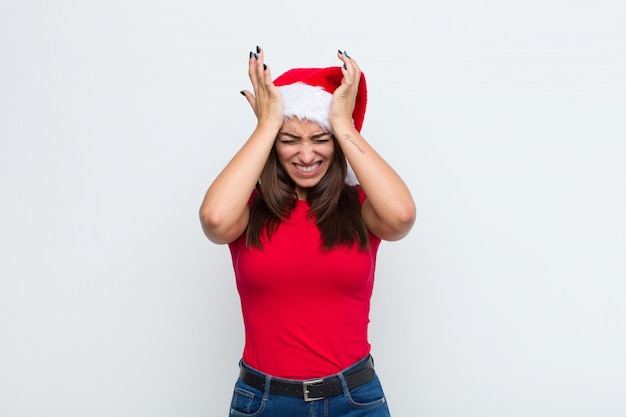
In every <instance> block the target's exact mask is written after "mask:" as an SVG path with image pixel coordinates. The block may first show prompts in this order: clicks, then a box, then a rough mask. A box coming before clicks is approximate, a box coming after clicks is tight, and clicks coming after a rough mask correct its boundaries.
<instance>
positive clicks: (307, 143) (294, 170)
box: [276, 117, 335, 200]
mask: <svg viewBox="0 0 626 417" xmlns="http://www.w3.org/2000/svg"><path fill="white" fill-rule="evenodd" d="M334 153H335V145H334V143H333V136H332V133H330V132H329V131H327V130H325V129H323V128H321V127H319V126H318V125H317V124H315V123H313V122H311V121H307V120H300V119H298V118H297V117H292V118H289V119H286V120H285V122H284V123H283V126H282V128H281V129H280V131H279V132H278V136H277V138H276V154H277V155H278V160H279V162H280V164H281V165H282V167H283V168H284V169H285V171H286V172H287V174H288V175H289V177H291V179H292V180H293V181H294V182H295V183H296V193H297V194H298V198H299V199H301V200H303V199H305V198H306V195H307V189H308V188H311V187H313V186H315V185H317V183H319V182H320V180H321V179H322V178H323V177H324V175H326V172H327V171H328V168H329V167H330V164H331V162H332V160H333V155H334Z"/></svg>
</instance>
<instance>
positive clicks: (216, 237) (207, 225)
mask: <svg viewBox="0 0 626 417" xmlns="http://www.w3.org/2000/svg"><path fill="white" fill-rule="evenodd" d="M199 215H200V223H201V224H202V231H203V232H204V234H205V236H206V237H207V238H208V239H209V240H210V241H211V242H213V243H217V244H224V243H228V242H227V241H225V240H224V238H223V236H222V233H220V230H221V225H222V224H223V219H222V216H220V215H219V213H218V212H215V211H212V210H208V209H206V208H205V207H202V208H200V213H199Z"/></svg>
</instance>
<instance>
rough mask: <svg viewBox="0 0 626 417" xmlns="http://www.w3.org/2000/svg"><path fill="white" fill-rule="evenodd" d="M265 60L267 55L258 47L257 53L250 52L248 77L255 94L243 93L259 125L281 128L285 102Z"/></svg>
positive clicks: (246, 91) (245, 91)
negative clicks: (274, 125) (265, 124)
mask: <svg viewBox="0 0 626 417" xmlns="http://www.w3.org/2000/svg"><path fill="white" fill-rule="evenodd" d="M264 60H265V53H264V52H263V50H262V49H261V48H259V47H258V46H257V47H256V53H254V52H250V58H249V60H248V75H249V77H250V81H251V82H252V87H253V88H254V94H253V93H251V92H250V91H248V90H243V91H242V92H241V93H242V94H243V95H244V96H245V97H246V99H247V100H248V103H250V107H252V110H253V111H254V114H255V115H256V117H257V120H258V123H259V124H264V123H270V124H277V125H278V126H279V127H280V126H282V124H283V101H282V97H281V95H280V92H279V91H278V89H277V88H276V86H275V85H274V83H273V82H272V76H271V74H270V70H269V68H268V67H267V65H265V63H264Z"/></svg>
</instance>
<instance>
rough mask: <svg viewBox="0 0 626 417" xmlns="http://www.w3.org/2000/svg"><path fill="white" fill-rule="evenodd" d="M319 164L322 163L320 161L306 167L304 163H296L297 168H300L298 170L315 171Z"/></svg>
mask: <svg viewBox="0 0 626 417" xmlns="http://www.w3.org/2000/svg"><path fill="white" fill-rule="evenodd" d="M319 165H320V164H319V163H317V164H315V165H311V166H310V167H305V166H302V165H296V168H298V171H302V172H313V171H315V170H316V169H317V167H318V166H319Z"/></svg>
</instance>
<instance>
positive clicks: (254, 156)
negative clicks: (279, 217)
mask: <svg viewBox="0 0 626 417" xmlns="http://www.w3.org/2000/svg"><path fill="white" fill-rule="evenodd" d="M257 52H258V54H253V53H251V54H250V59H249V61H248V75H249V76H250V81H251V82H252V86H253V88H254V94H252V93H251V92H249V91H242V93H243V94H244V96H245V97H246V99H247V100H248V102H249V103H250V106H251V107H252V109H253V110H254V113H255V114H256V117H257V126H256V129H255V130H254V132H253V133H252V135H251V136H250V138H249V139H248V140H247V141H246V143H245V144H244V145H243V146H242V147H241V149H240V150H239V151H238V152H237V153H236V154H235V156H234V157H233V158H232V159H231V160H230V162H229V163H228V165H226V167H225V168H224V169H223V170H222V172H220V174H219V175H218V176H217V178H216V179H215V180H214V181H213V183H212V184H211V186H210V187H209V189H208V190H207V192H206V194H205V196H204V200H203V201H202V205H201V207H200V221H201V223H202V229H203V231H204V234H205V235H206V236H207V237H208V238H209V240H211V241H212V242H214V243H218V244H223V243H229V242H232V241H233V240H235V239H237V238H238V237H239V236H240V235H241V234H242V233H243V232H244V231H245V229H246V227H247V225H248V217H249V209H248V200H249V198H250V195H251V193H252V191H253V190H254V187H255V186H256V183H257V181H258V179H259V176H260V174H261V171H262V170H263V166H264V165H265V161H266V160H267V157H268V155H269V153H270V151H271V149H272V146H274V140H275V139H276V135H277V134H278V131H279V129H280V127H281V126H282V124H283V107H282V100H281V97H280V93H279V92H278V90H277V89H276V87H275V86H274V84H273V83H272V78H271V75H270V71H269V69H268V68H267V67H266V66H265V65H264V63H263V60H264V54H263V51H262V50H261V49H260V48H257Z"/></svg>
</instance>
